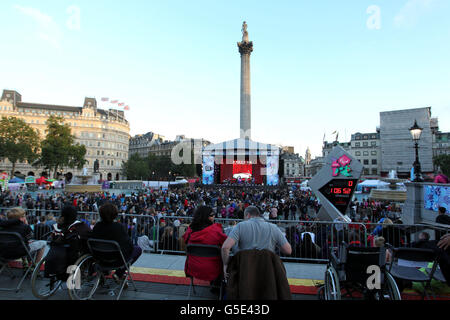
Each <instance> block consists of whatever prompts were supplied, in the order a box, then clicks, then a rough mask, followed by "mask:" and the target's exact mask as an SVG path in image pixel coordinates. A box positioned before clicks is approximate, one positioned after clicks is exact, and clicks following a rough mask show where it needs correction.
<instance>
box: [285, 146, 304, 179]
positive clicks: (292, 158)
mask: <svg viewBox="0 0 450 320" xmlns="http://www.w3.org/2000/svg"><path fill="white" fill-rule="evenodd" d="M292 151H293V150H292ZM280 160H281V163H282V164H283V166H284V168H283V172H284V176H283V178H285V179H286V178H299V177H304V175H305V169H304V168H305V161H304V159H303V157H301V156H299V154H298V153H290V152H282V153H281V155H280Z"/></svg>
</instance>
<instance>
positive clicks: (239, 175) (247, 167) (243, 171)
mask: <svg viewBox="0 0 450 320" xmlns="http://www.w3.org/2000/svg"><path fill="white" fill-rule="evenodd" d="M252 177H253V172H252V162H251V161H239V160H235V161H233V178H234V179H245V180H247V179H252Z"/></svg>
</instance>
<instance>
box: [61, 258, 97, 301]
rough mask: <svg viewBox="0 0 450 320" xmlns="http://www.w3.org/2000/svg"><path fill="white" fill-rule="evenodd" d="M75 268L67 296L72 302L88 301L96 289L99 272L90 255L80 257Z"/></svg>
mask: <svg viewBox="0 0 450 320" xmlns="http://www.w3.org/2000/svg"><path fill="white" fill-rule="evenodd" d="M75 266H76V267H75V269H74V270H73V271H72V274H71V278H70V279H71V280H72V285H69V288H68V291H69V296H70V298H71V299H72V300H89V299H91V298H92V296H93V295H94V293H95V291H96V290H97V288H98V285H99V283H100V278H101V272H99V271H98V268H97V265H96V263H95V260H94V258H93V257H92V256H91V255H90V254H86V255H84V256H82V257H80V258H79V259H78V260H77V262H75Z"/></svg>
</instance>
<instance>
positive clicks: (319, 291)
mask: <svg viewBox="0 0 450 320" xmlns="http://www.w3.org/2000/svg"><path fill="white" fill-rule="evenodd" d="M317 299H318V300H322V301H323V300H325V285H322V286H320V287H319V289H317Z"/></svg>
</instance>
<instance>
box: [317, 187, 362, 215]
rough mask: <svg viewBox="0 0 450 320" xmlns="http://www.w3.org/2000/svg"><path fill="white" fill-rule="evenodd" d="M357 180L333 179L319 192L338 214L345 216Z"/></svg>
mask: <svg viewBox="0 0 450 320" xmlns="http://www.w3.org/2000/svg"><path fill="white" fill-rule="evenodd" d="M357 182H358V180H357V179H351V180H350V179H333V180H331V181H330V182H328V183H327V184H326V185H324V186H323V187H322V188H320V189H319V191H320V192H321V193H322V194H323V195H324V196H325V197H326V198H327V199H328V201H330V202H331V203H332V204H333V205H334V206H335V207H336V208H337V209H338V210H339V212H340V213H342V214H343V215H345V212H346V211H347V207H348V205H349V203H350V200H351V199H352V197H353V192H354V191H355V187H356V184H357Z"/></svg>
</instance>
